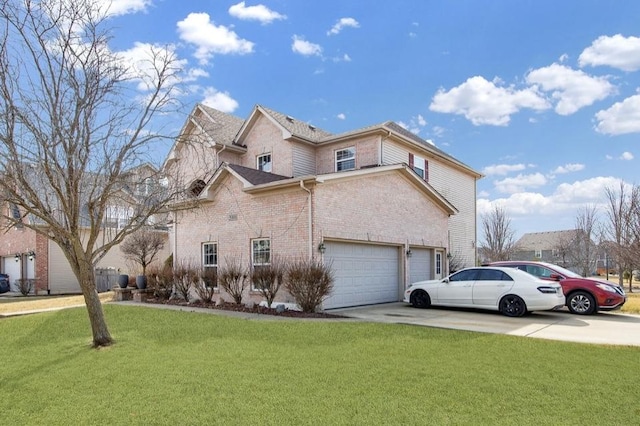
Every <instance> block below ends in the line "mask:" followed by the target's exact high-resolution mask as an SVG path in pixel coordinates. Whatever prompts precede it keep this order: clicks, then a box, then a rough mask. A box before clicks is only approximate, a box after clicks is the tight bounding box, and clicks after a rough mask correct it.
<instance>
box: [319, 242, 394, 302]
mask: <svg viewBox="0 0 640 426" xmlns="http://www.w3.org/2000/svg"><path fill="white" fill-rule="evenodd" d="M325 247H326V252H325V255H324V259H325V262H330V263H331V265H332V268H333V272H334V277H335V282H334V287H333V292H332V293H331V296H330V297H329V298H327V299H326V300H325V302H324V303H323V305H322V306H323V308H324V309H332V308H343V307H347V306H359V305H372V304H376V303H386V302H397V301H398V300H399V293H398V292H399V290H398V288H399V275H400V273H399V249H398V247H394V246H382V245H374V244H358V243H344V242H326V243H325Z"/></svg>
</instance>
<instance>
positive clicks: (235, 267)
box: [218, 256, 249, 305]
mask: <svg viewBox="0 0 640 426" xmlns="http://www.w3.org/2000/svg"><path fill="white" fill-rule="evenodd" d="M248 278H249V276H248V274H247V270H246V269H245V268H244V267H243V266H242V258H240V259H237V258H235V257H231V256H229V257H226V258H225V265H224V266H222V267H221V266H218V284H219V285H220V287H222V288H223V289H224V291H226V292H227V293H229V296H231V298H232V299H233V302H234V303H235V304H237V305H239V304H241V303H242V297H243V296H244V290H245V288H246V287H247V281H248Z"/></svg>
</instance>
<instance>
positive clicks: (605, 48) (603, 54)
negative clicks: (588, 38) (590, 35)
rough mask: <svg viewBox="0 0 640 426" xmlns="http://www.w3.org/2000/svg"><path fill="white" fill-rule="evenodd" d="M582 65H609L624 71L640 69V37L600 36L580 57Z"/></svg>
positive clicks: (579, 61) (579, 60)
mask: <svg viewBox="0 0 640 426" xmlns="http://www.w3.org/2000/svg"><path fill="white" fill-rule="evenodd" d="M578 63H579V64H580V66H581V67H584V66H587V65H591V66H599V65H607V66H610V67H613V68H618V69H621V70H623V71H637V70H640V38H638V37H623V36H622V35H621V34H616V35H614V36H611V37H609V36H600V37H598V38H597V39H596V40H595V41H594V42H593V43H592V44H591V46H589V47H587V48H586V49H585V50H584V51H583V52H582V53H581V54H580V57H579V58H578Z"/></svg>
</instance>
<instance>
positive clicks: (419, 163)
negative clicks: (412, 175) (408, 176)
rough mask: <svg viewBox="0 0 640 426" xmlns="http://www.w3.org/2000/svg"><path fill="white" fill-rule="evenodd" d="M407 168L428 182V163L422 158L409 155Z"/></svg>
mask: <svg viewBox="0 0 640 426" xmlns="http://www.w3.org/2000/svg"><path fill="white" fill-rule="evenodd" d="M409 167H411V168H412V169H413V171H414V172H416V174H417V175H418V176H420V177H421V178H422V179H424V180H429V162H428V161H427V160H425V159H424V158H422V157H418V156H417V155H413V154H411V153H409Z"/></svg>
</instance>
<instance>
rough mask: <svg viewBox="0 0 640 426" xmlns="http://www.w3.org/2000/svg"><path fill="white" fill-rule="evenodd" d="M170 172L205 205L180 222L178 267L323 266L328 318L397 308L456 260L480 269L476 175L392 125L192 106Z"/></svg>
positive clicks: (176, 226) (254, 297)
mask: <svg viewBox="0 0 640 426" xmlns="http://www.w3.org/2000/svg"><path fill="white" fill-rule="evenodd" d="M164 167H165V171H166V174H167V176H169V178H170V179H182V181H181V182H182V184H183V185H184V187H185V188H189V189H190V190H191V192H192V195H193V197H194V198H195V199H197V200H198V201H199V204H198V206H197V207H196V208H194V209H191V210H183V211H176V212H175V213H174V218H173V226H172V229H171V236H170V240H171V245H172V252H173V255H174V262H182V261H188V262H191V263H192V264H195V265H198V266H201V267H218V266H220V265H224V263H225V259H229V257H234V258H236V259H243V261H244V262H246V263H247V264H248V265H250V266H257V265H260V264H263V263H264V262H269V260H270V259H271V258H272V256H279V257H282V258H288V259H292V258H301V257H303V258H311V257H319V258H321V259H322V260H323V261H324V262H330V264H331V265H332V268H333V271H334V273H335V284H334V290H333V292H332V294H331V295H330V297H329V298H328V299H327V300H326V301H325V303H324V304H323V308H324V309H329V308H337V307H344V306H356V305H364V304H372V303H382V302H393V301H398V300H401V295H402V292H403V291H404V289H405V287H406V286H407V285H408V284H409V283H411V282H414V281H418V280H423V279H430V278H438V277H442V276H444V275H446V274H447V268H448V267H447V254H448V253H451V252H454V253H456V255H457V256H458V257H461V258H462V259H463V261H464V263H466V264H467V265H469V266H470V265H473V264H475V235H476V181H477V179H479V178H480V177H481V175H480V174H479V173H478V172H476V171H474V170H472V169H471V168H470V167H468V166H466V165H465V164H463V163H462V162H460V161H458V160H457V159H455V158H453V157H451V156H450V155H448V154H446V153H444V152H443V151H441V150H440V149H438V148H436V147H435V146H433V145H432V144H430V143H428V142H426V141H424V140H423V139H421V138H419V137H418V136H416V135H414V134H413V133H411V132H408V131H406V130H405V129H403V128H402V127H400V126H399V125H397V124H395V123H393V122H385V123H382V124H378V125H374V126H369V127H366V128H362V129H358V130H354V131H350V132H346V133H342V134H335V135H333V134H330V133H328V132H325V131H323V130H321V129H318V128H316V127H315V126H312V125H309V124H307V123H304V122H301V121H299V120H296V119H295V118H293V117H291V116H288V115H284V114H281V113H278V112H276V111H273V110H271V109H268V108H265V107H264V106H260V105H257V106H255V107H254V109H253V110H252V112H251V114H250V115H249V117H248V118H247V119H241V118H238V117H234V116H232V115H229V114H225V113H222V112H220V111H217V110H215V109H212V108H209V107H206V106H203V105H197V106H196V107H195V108H194V110H193V112H192V114H191V115H190V117H189V119H188V120H187V122H186V123H185V125H184V127H183V129H182V131H181V133H180V136H179V137H178V139H177V140H176V143H175V144H174V146H173V147H172V149H171V151H170V153H169V155H168V157H167V159H166V161H165V166H164ZM246 296H247V297H246V298H245V300H250V301H254V302H259V301H260V300H261V298H260V296H259V294H258V293H257V292H255V291H253V290H251V289H250V290H249V292H248V294H247V295H246ZM218 297H222V298H225V295H224V294H219V296H218ZM225 300H229V297H226V298H225ZM277 300H279V301H282V302H292V300H290V298H289V296H288V295H287V294H286V293H285V292H284V290H281V294H279V297H278V299H277Z"/></svg>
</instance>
